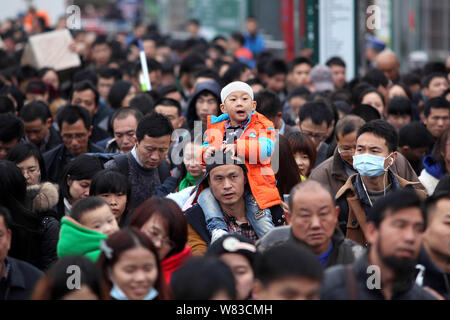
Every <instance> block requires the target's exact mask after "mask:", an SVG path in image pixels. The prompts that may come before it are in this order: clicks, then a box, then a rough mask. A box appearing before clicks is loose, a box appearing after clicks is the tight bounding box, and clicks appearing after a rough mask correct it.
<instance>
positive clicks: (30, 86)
mask: <svg viewBox="0 0 450 320" xmlns="http://www.w3.org/2000/svg"><path fill="white" fill-rule="evenodd" d="M32 90H33V91H35V92H42V93H43V94H44V93H46V92H48V87H47V85H46V84H45V82H44V81H42V80H41V79H32V80H30V81H29V82H28V83H27V87H26V88H25V93H28V92H30V91H32Z"/></svg>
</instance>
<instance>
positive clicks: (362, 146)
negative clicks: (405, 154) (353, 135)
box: [355, 132, 392, 168]
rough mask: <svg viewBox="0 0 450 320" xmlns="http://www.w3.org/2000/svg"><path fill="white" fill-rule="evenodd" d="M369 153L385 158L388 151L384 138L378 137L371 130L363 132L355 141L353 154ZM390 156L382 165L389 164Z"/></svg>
mask: <svg viewBox="0 0 450 320" xmlns="http://www.w3.org/2000/svg"><path fill="white" fill-rule="evenodd" d="M366 153H368V154H371V155H374V156H379V157H383V158H386V157H387V156H388V155H389V154H390V152H389V148H388V146H387V145H386V140H385V139H384V138H381V137H378V136H376V135H374V134H373V133H371V132H365V133H363V134H362V135H360V136H359V138H358V140H357V141H356V150H355V156H356V155H360V154H366ZM391 161H392V160H391V157H389V158H388V159H386V160H385V163H384V167H385V168H386V167H387V166H388V165H389V164H391Z"/></svg>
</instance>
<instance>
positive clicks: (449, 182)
mask: <svg viewBox="0 0 450 320" xmlns="http://www.w3.org/2000/svg"><path fill="white" fill-rule="evenodd" d="M432 196H433V198H437V197H439V198H444V197H445V198H450V173H446V174H445V175H444V176H443V177H442V178H441V179H440V180H439V182H438V184H437V186H436V188H435V189H434V192H433V195H432ZM429 198H431V197H429ZM429 198H427V200H428V199H429ZM434 200H435V201H432V200H431V199H430V201H432V202H436V201H437V200H436V199H434ZM426 205H427V201H425V208H426ZM426 212H427V216H429V215H428V213H429V211H428V209H427V208H426Z"/></svg>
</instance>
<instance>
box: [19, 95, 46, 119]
mask: <svg viewBox="0 0 450 320" xmlns="http://www.w3.org/2000/svg"><path fill="white" fill-rule="evenodd" d="M19 116H20V118H21V119H22V121H23V122H31V121H35V120H37V119H40V120H41V121H42V123H44V124H45V123H46V122H47V119H48V118H51V114H50V110H49V109H48V106H47V104H46V103H45V102H43V101H39V100H35V101H32V102H30V103H27V104H26V105H24V106H23V107H22V110H20V114H19Z"/></svg>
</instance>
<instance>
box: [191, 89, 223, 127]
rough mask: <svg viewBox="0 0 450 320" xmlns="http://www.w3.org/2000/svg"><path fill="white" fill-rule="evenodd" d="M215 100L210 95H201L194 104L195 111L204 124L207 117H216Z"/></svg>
mask: <svg viewBox="0 0 450 320" xmlns="http://www.w3.org/2000/svg"><path fill="white" fill-rule="evenodd" d="M217 109H218V108H217V98H216V97H215V96H214V95H213V94H212V93H208V92H205V93H202V94H200V96H199V97H198V98H197V101H196V102H195V110H196V112H197V116H198V117H199V118H200V120H201V121H203V122H206V118H207V116H209V115H215V116H216V115H217V113H218V110H217Z"/></svg>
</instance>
